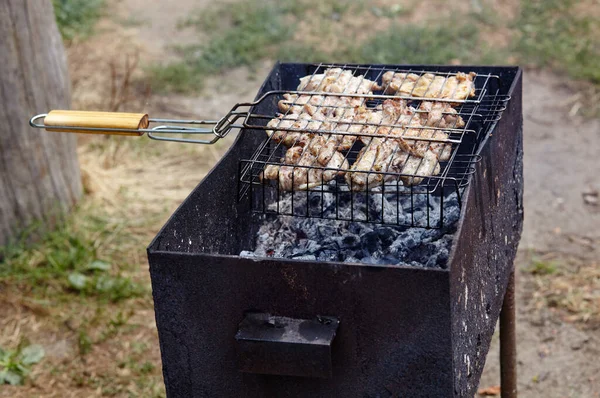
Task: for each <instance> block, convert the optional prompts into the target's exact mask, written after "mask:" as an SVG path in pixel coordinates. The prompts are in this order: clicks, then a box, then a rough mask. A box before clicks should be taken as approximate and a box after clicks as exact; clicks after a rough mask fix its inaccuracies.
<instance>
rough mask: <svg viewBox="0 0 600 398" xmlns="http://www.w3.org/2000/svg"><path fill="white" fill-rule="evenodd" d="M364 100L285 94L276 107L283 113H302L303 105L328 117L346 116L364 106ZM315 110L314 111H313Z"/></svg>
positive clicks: (332, 96) (358, 98)
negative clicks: (353, 109) (340, 114)
mask: <svg viewBox="0 0 600 398" xmlns="http://www.w3.org/2000/svg"><path fill="white" fill-rule="evenodd" d="M365 101H366V100H365V98H361V97H340V96H335V95H318V94H314V95H298V94H291V93H285V94H283V99H282V100H281V101H279V102H278V104H277V107H278V108H279V110H280V111H281V112H283V113H287V112H290V113H302V112H304V111H305V109H306V107H305V105H308V106H310V108H311V109H314V110H313V112H316V111H319V112H320V113H322V114H323V115H325V116H327V117H329V116H332V115H336V114H339V113H344V114H347V113H348V112H350V111H352V108H356V107H361V106H364V103H365ZM315 108H316V109H315Z"/></svg>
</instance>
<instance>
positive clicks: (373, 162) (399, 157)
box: [345, 138, 409, 191]
mask: <svg viewBox="0 0 600 398" xmlns="http://www.w3.org/2000/svg"><path fill="white" fill-rule="evenodd" d="M408 158H409V155H408V153H406V152H404V151H403V150H402V149H401V145H400V144H399V143H398V141H397V140H394V139H382V138H373V140H372V142H371V144H370V145H367V146H365V147H364V148H362V149H361V151H360V152H359V154H358V158H357V160H356V162H354V164H353V165H352V167H351V168H350V171H349V172H347V173H346V176H345V178H346V182H347V183H348V186H349V187H351V189H352V190H353V191H365V190H369V189H371V188H374V187H377V186H380V185H382V184H384V183H385V182H389V181H393V180H396V178H395V177H394V176H393V175H386V174H382V173H386V172H393V173H400V171H401V169H402V167H403V166H404V163H405V162H406V161H407V159H408Z"/></svg>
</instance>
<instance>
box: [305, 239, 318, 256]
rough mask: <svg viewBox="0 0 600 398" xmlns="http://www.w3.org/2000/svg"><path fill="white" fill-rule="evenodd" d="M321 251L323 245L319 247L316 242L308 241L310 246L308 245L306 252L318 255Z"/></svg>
mask: <svg viewBox="0 0 600 398" xmlns="http://www.w3.org/2000/svg"><path fill="white" fill-rule="evenodd" d="M319 250H321V245H319V244H318V243H317V242H315V241H314V240H311V241H308V244H307V245H306V252H307V253H316V252H318V251H319Z"/></svg>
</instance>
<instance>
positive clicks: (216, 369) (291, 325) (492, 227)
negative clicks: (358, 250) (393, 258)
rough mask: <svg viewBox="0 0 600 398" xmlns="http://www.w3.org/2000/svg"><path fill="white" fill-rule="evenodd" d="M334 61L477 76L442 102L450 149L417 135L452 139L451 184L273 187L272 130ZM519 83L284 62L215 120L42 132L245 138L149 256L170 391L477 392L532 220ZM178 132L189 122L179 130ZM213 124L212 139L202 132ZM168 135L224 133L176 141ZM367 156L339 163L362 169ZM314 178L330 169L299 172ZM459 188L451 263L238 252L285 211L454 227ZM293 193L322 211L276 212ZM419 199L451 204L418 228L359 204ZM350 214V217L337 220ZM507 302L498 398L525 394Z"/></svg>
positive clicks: (498, 76)
mask: <svg viewBox="0 0 600 398" xmlns="http://www.w3.org/2000/svg"><path fill="white" fill-rule="evenodd" d="M330 67H342V68H344V69H349V70H352V71H353V74H354V75H355V76H359V75H362V76H364V77H365V78H368V79H371V80H374V81H377V80H378V79H379V78H380V76H381V75H382V73H384V72H386V71H394V72H398V73H402V72H407V73H408V72H412V73H416V74H421V75H422V74H424V73H425V72H431V73H434V74H435V75H438V76H445V77H448V76H451V75H453V74H455V73H457V72H465V73H469V72H475V73H476V78H475V79H474V82H475V88H476V91H475V95H474V96H473V97H472V98H469V99H465V100H461V101H457V100H453V99H448V100H446V101H448V102H452V103H453V104H454V106H455V108H456V109H457V111H458V114H459V115H460V116H461V117H462V118H463V120H464V121H465V125H464V126H463V127H460V128H457V127H456V126H450V127H447V128H445V129H444V130H445V131H447V132H448V136H447V138H444V139H441V140H440V139H436V138H430V137H429V138H428V137H425V138H419V141H426V142H431V143H436V142H437V143H441V144H443V145H451V148H452V153H451V156H450V157H449V158H448V160H446V161H443V162H440V170H439V173H438V174H437V175H429V174H419V173H415V174H403V173H402V172H401V171H400V172H398V171H395V172H390V171H387V170H384V171H381V170H370V171H368V172H367V173H369V174H378V173H379V174H381V175H383V176H384V178H383V179H384V180H386V181H387V182H386V183H384V184H381V185H379V186H376V187H373V188H371V187H368V188H367V189H364V190H359V191H357V190H354V189H352V186H351V184H345V182H344V181H345V180H344V179H343V177H338V178H336V179H333V180H332V181H327V182H325V181H323V183H321V184H318V186H317V187H313V189H310V190H293V191H292V192H289V191H287V190H283V189H281V187H280V185H278V184H277V182H274V181H265V178H264V177H265V175H264V170H265V168H266V167H267V166H269V165H273V166H279V167H281V166H283V164H282V162H281V160H280V158H281V157H282V156H283V155H284V150H285V148H284V147H283V146H282V145H281V144H279V143H276V142H274V141H273V140H271V139H269V138H268V137H267V135H266V134H265V130H268V129H269V128H268V127H267V123H268V122H269V121H270V120H271V119H272V118H273V117H274V116H275V114H276V110H277V103H278V101H279V100H280V99H281V98H282V96H283V94H284V93H289V92H294V90H295V89H296V86H297V85H298V80H299V79H300V78H301V77H303V76H314V75H315V74H317V73H320V72H321V71H323V70H324V69H326V68H330ZM521 76H522V75H521V70H520V69H519V68H517V67H479V66H433V65H419V66H414V65H413V66H407V65H333V64H331V65H329V64H289V63H278V64H276V65H275V67H274V68H273V70H272V71H271V73H270V74H269V76H268V77H267V79H266V80H265V82H264V84H263V86H262V87H261V89H260V91H259V93H258V95H257V97H256V100H255V101H254V102H251V103H244V104H239V105H237V106H235V107H234V108H233V109H232V110H231V111H230V112H229V113H228V114H227V115H226V116H225V117H223V118H222V119H220V120H218V121H214V122H208V121H179V120H163V119H154V120H152V119H151V120H150V122H152V121H154V122H156V123H167V125H161V126H157V127H154V128H149V126H148V123H147V121H146V120H145V119H144V116H145V115H135V116H133V117H129V118H128V121H129V122H130V125H129V127H126V128H124V127H123V125H122V124H120V125H119V124H117V127H115V128H113V129H111V130H109V129H107V128H106V124H105V123H104V122H103V123H99V122H97V121H95V122H89V121H83V122H81V123H79V124H73V123H64V124H61V122H60V120H58V121H57V120H54V121H53V122H52V123H51V124H49V123H47V122H48V115H38V116H36V117H34V118H32V120H31V124H32V126H34V127H45V128H52V129H55V130H58V131H78V132H90V131H91V132H109V133H122V134H133V135H140V134H142V133H148V134H149V135H150V136H151V138H155V139H164V140H178V141H183V142H202V143H207V142H208V143H210V142H214V141H216V140H218V139H220V138H222V137H224V136H225V135H226V134H227V133H229V131H231V130H232V129H234V128H240V129H241V131H240V134H239V135H238V137H237V138H236V141H235V143H234V144H233V145H232V146H231V148H230V149H229V150H228V152H227V153H226V154H225V156H224V157H223V158H222V159H221V161H220V162H219V163H218V164H217V165H216V166H215V167H214V168H213V169H212V170H211V172H210V173H209V174H208V175H207V176H206V178H205V179H204V180H203V181H202V182H201V183H200V184H199V185H198V186H197V187H196V188H195V189H194V191H193V192H192V193H191V194H190V196H189V197H188V198H187V199H186V200H185V201H184V202H183V204H182V205H181V206H180V207H179V208H178V209H177V210H176V212H175V213H174V214H173V215H172V217H171V218H170V219H169V221H168V222H167V223H166V224H165V226H164V227H163V228H162V229H161V231H160V232H159V233H158V235H157V236H156V238H155V239H154V240H153V242H152V243H151V244H150V246H149V247H148V258H149V262H150V274H151V279H152V287H153V297H154V303H155V312H156V321H157V327H158V332H159V339H160V346H161V355H162V361H163V375H164V379H165V385H166V389H167V395H168V396H169V397H205V396H210V397H264V396H277V397H297V396H308V397H334V396H335V397H354V396H360V397H397V396H410V397H417V396H427V397H430V396H435V397H438V396H439V397H445V396H457V397H468V396H473V395H474V393H475V389H476V387H477V385H478V381H479V377H480V375H481V371H482V369H483V365H484V362H485V356H486V353H487V351H488V349H489V344H490V341H491V337H492V334H493V331H494V327H495V323H496V321H497V319H498V318H499V315H500V310H501V308H502V305H503V299H504V297H505V293H506V292H508V293H510V292H511V291H512V290H511V288H512V282H511V281H512V275H513V260H514V257H515V254H516V249H517V245H518V241H519V239H520V234H521V228H522V220H523V208H522V189H523V182H522V111H521V79H522V77H521ZM298 94H301V93H298ZM304 94H306V93H304ZM318 94H322V93H308V95H318ZM336 95H341V96H344V95H346V94H345V93H338V94H336ZM352 96H353V97H357V98H362V100H363V101H364V104H365V106H367V107H371V108H374V107H376V106H377V105H378V104H380V103H381V102H383V101H385V100H386V99H390V98H391V97H392V96H391V95H390V94H389V93H387V92H386V91H385V88H384V89H383V90H381V91H380V92H375V93H373V94H365V95H352ZM406 99H407V100H409V101H414V103H415V104H418V103H419V102H421V101H425V100H427V98H420V97H413V96H408V97H407V98H406ZM436 101H437V100H436ZM442 101H444V100H442ZM44 117H45V122H44V123H39V122H38V121H39V120H40V119H43V118H44ZM70 117H71V116H69V117H68V118H67V119H68V120H67V121H68V122H69V121H70V122H72V121H73V119H71V118H70ZM132 121H133V122H132ZM179 122H181V123H184V124H185V127H174V126H173V123H179ZM190 123H191V124H190ZM211 123H212V124H213V125H214V127H212V128H205V127H204V126H202V127H198V126H195V125H194V124H200V125H205V124H211ZM278 130H284V131H287V132H289V133H290V134H291V133H294V132H298V131H297V130H295V129H292V128H290V129H285V128H278ZM314 132H315V133H317V134H324V135H326V134H331V131H321V130H318V129H317V130H315V131H314ZM173 133H191V134H212V137H211V138H209V139H206V140H196V139H189V138H180V137H175V138H173V137H172V136H171V135H170V134H173ZM355 135H356V134H355ZM359 149H360V146H359V147H358V148H356V147H353V148H351V149H350V150H348V151H347V152H346V153H345V154H344V156H345V157H346V159H348V160H350V162H352V161H356V158H357V157H358V151H359ZM302 167H306V168H307V169H312V168H315V167H317V168H319V167H320V168H321V169H322V170H327V167H321V166H312V165H311V166H298V165H294V169H301V168H302ZM336 171H341V172H346V173H347V172H350V169H348V168H346V169H336ZM386 176H389V177H390V178H386ZM402 177H408V178H418V179H419V180H418V181H419V183H406V179H405V178H402ZM451 193H452V194H455V195H458V197H459V199H460V209H461V213H460V219H459V221H458V223H457V226H456V232H455V234H454V239H453V243H452V252H451V255H450V258H449V260H448V264H447V266H446V268H445V269H426V268H420V267H410V266H403V265H391V264H390V265H383V266H372V265H367V264H360V263H343V262H337V261H327V262H324V261H305V260H294V259H281V258H267V257H259V258H256V257H255V258H247V257H243V256H240V253H241V252H242V251H244V250H248V249H251V248H252V247H253V246H254V244H255V236H256V233H257V230H258V228H259V226H260V224H261V223H262V222H263V221H264V220H265V219H268V218H269V217H275V216H290V217H311V218H333V219H335V220H345V221H353V222H363V223H377V224H393V225H397V226H404V227H413V228H415V227H424V228H441V227H442V224H443V220H444V217H443V212H444V208H445V207H444V198H446V197H447V196H448V195H449V194H451ZM326 195H328V197H329V204H328V207H329V210H328V211H325V209H324V207H325V206H324V205H323V203H324V201H325V199H324V197H325V196H326ZM286 196H288V197H290V198H291V199H292V201H293V200H294V199H295V198H296V200H300V199H301V198H302V197H305V198H306V200H305V201H304V202H302V203H303V204H304V203H311V204H310V205H306V206H304V205H303V206H294V205H292V206H289V207H285V208H282V207H280V206H278V204H279V203H281V199H282V198H284V197H286ZM315 196H316V197H317V199H316V200H315V199H314V197H315ZM419 196H420V197H422V198H424V200H425V201H427V203H429V201H430V200H431V201H433V200H438V201H439V203H440V205H439V206H438V207H437V208H436V209H437V210H436V211H439V212H440V213H441V214H440V215H438V216H437V217H433V216H432V215H430V214H429V210H428V211H427V214H426V215H425V217H421V218H420V219H419V220H416V219H415V218H414V217H412V216H411V217H408V218H407V217H403V218H402V219H400V217H399V216H398V214H399V213H400V212H399V211H397V212H396V213H394V214H396V216H395V218H394V217H393V218H386V215H385V213H384V212H383V211H382V212H381V213H380V214H371V213H364V212H363V213H360V212H354V211H353V210H352V209H353V206H354V204H355V203H362V204H368V203H369V201H371V202H374V201H377V202H378V201H382V202H384V201H387V202H388V203H390V202H391V203H396V204H397V206H401V207H402V212H404V213H406V214H414V209H411V206H412V204H413V203H414V201H415V199H416V198H417V197H419ZM332 198H333V199H332ZM348 203H350V209H351V211H350V212H343V211H340V207H343V206H347V204H348ZM382 207H383V206H382ZM427 208H428V209H429V206H428V207H427ZM507 297H508V298H509V299H507V300H506V301H505V307H504V309H503V317H502V322H503V324H504V326H505V327H504V330H505V331H506V332H505V333H503V336H502V339H503V341H504V343H505V344H503V345H502V346H503V352H502V359H503V363H502V372H503V387H504V391H503V394H504V395H505V396H507V397H512V396H515V394H514V391H513V390H512V389H513V387H514V379H515V375H514V365H515V364H514V359H515V357H514V334H513V332H514V324H513V325H512V327H510V325H511V324H512V323H513V322H514V308H512V306H511V305H512V296H511V295H510V294H507ZM507 325H508V326H507Z"/></svg>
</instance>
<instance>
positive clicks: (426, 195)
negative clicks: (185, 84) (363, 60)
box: [229, 64, 510, 228]
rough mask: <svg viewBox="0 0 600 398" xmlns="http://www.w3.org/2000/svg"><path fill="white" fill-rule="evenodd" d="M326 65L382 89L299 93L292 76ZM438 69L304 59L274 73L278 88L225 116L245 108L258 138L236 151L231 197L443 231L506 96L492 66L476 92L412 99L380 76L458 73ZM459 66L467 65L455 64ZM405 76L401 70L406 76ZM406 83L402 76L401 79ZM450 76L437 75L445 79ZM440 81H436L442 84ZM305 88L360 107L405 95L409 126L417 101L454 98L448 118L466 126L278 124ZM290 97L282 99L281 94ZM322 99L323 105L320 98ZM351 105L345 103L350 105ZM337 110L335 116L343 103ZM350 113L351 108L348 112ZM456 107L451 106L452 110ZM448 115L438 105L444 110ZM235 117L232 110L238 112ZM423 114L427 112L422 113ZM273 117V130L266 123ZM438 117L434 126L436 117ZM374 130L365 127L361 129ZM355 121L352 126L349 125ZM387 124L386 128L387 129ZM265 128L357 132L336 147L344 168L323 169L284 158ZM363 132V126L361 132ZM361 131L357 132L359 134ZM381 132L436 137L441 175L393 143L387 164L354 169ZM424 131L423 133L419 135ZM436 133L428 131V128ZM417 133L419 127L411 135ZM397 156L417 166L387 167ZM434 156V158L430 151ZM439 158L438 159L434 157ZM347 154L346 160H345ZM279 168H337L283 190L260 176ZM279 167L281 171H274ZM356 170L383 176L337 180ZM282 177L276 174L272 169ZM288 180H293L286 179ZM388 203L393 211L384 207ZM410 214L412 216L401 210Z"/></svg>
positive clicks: (314, 75) (309, 213)
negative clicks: (306, 185) (444, 151)
mask: <svg viewBox="0 0 600 398" xmlns="http://www.w3.org/2000/svg"><path fill="white" fill-rule="evenodd" d="M330 68H342V69H343V70H348V71H351V72H352V76H353V77H357V78H359V79H362V80H364V79H368V80H372V81H374V82H376V83H378V85H380V86H381V87H377V88H376V89H375V90H374V91H373V94H371V93H367V94H356V93H355V92H350V91H351V90H348V87H344V88H343V90H342V92H341V93H322V92H300V91H296V90H297V87H298V84H299V79H300V78H301V77H303V76H310V77H309V78H308V79H309V81H310V80H313V79H318V77H319V76H318V75H320V74H322V73H324V72H325V71H326V70H328V69H330ZM444 69H445V70H444V71H440V70H435V69H433V70H432V69H428V70H424V69H421V68H415V69H410V68H408V69H407V68H406V67H403V68H394V67H390V66H376V65H372V66H364V65H347V64H310V65H304V71H302V70H295V71H294V73H290V74H286V76H280V81H279V82H278V83H279V84H278V85H275V87H270V88H275V89H270V90H268V91H266V92H265V91H262V92H263V93H264V94H263V95H261V96H260V98H259V99H258V100H257V101H256V102H255V103H253V104H251V105H252V106H251V107H250V109H249V111H248V112H247V113H241V112H238V111H237V110H235V109H234V111H233V112H232V114H231V115H229V117H230V118H236V117H238V118H239V117H240V116H239V115H240V114H243V115H244V116H243V117H244V121H243V126H244V128H243V129H242V132H241V134H259V135H262V137H263V138H262V139H260V140H255V142H256V145H255V146H254V147H253V149H254V151H253V152H252V153H243V154H242V156H241V160H240V161H239V167H238V201H240V202H247V203H248V204H249V206H250V207H251V209H252V210H253V211H255V212H259V213H265V214H275V215H287V216H295V217H313V218H327V219H335V220H344V221H355V222H356V221H357V222H370V223H379V224H389V225H401V226H409V227H424V228H441V227H443V224H444V209H445V205H444V198H447V197H448V196H449V195H452V194H456V196H457V197H458V199H459V202H460V197H461V194H462V192H463V190H464V188H465V187H466V186H467V185H468V183H469V181H470V178H469V176H470V175H472V174H473V173H474V170H475V169H474V164H475V163H476V162H478V161H479V159H480V156H479V155H478V153H477V152H478V148H479V146H480V144H481V143H482V142H483V140H484V139H485V137H486V136H487V135H488V134H489V133H490V131H491V130H492V128H493V126H494V124H495V122H496V121H498V120H499V119H500V117H501V115H502V112H503V111H504V109H505V107H506V103H507V101H508V100H509V99H510V97H509V96H508V95H506V94H503V92H504V93H505V92H506V88H503V87H502V79H501V78H500V77H499V76H498V75H494V74H493V73H487V72H485V71H479V73H476V74H475V75H474V77H473V83H474V87H475V92H474V95H473V96H470V97H468V98H467V99H452V98H445V99H438V98H426V97H427V96H428V90H429V88H427V89H426V91H425V94H422V93H421V95H425V97H418V96H416V94H415V93H414V92H410V93H404V94H402V95H400V94H398V95H393V94H392V93H391V92H390V91H391V90H390V89H389V86H388V85H386V84H383V82H382V77H383V75H384V74H385V73H386V72H388V74H389V73H394V75H396V74H398V76H405V75H400V74H409V73H412V74H415V75H418V76H419V78H418V79H417V83H418V82H419V80H421V79H424V78H423V75H425V74H426V73H430V74H433V75H434V76H440V77H443V78H446V79H447V78H449V77H452V76H455V75H456V73H457V72H458V70H448V68H447V67H446V68H444ZM461 70H463V71H464V70H465V68H464V67H463V68H461ZM404 79H406V77H404ZM404 81H405V80H402V82H401V85H402V84H404ZM447 81H448V80H444V84H445V83H446V82H447ZM442 87H443V85H442ZM286 93H287V94H296V96H295V97H292V98H295V99H293V100H292V101H290V104H291V105H292V106H290V110H289V111H287V112H280V111H279V110H278V106H277V104H278V102H279V101H280V100H282V99H283V98H284V95H285V94H286ZM300 95H303V96H305V97H303V98H305V99H306V98H308V100H309V101H311V100H313V99H315V100H316V102H315V103H316V106H315V109H316V110H317V111H321V110H325V111H326V110H327V109H324V108H327V105H320V103H322V99H321V97H323V98H326V97H327V96H330V97H335V98H348V99H351V100H354V101H360V105H361V107H363V108H366V109H368V110H375V109H377V107H381V106H383V105H384V103H385V101H387V100H395V101H398V100H403V101H406V105H408V106H411V107H412V108H414V110H413V111H412V113H411V116H410V117H409V123H410V121H412V120H413V119H414V118H419V117H422V115H424V114H426V112H425V111H423V110H421V109H420V106H421V104H422V103H423V102H424V101H434V102H438V103H448V104H451V106H452V108H453V109H454V110H455V112H456V114H455V116H460V118H462V120H463V121H464V125H463V126H459V125H458V123H457V121H456V120H458V118H456V120H455V121H454V122H453V124H451V125H445V126H443V127H439V124H437V125H436V124H433V125H431V124H430V125H427V126H421V127H418V125H417V127H414V125H411V127H410V128H407V127H406V126H407V123H406V120H404V121H402V122H401V121H399V120H396V121H394V122H393V123H389V122H381V121H380V122H379V123H377V124H375V123H369V122H368V121H356V120H352V119H350V120H345V121H344V123H343V126H342V127H341V128H340V127H338V126H340V124H341V123H339V124H338V125H336V124H327V125H325V124H322V123H319V122H322V120H321V119H319V120H317V119H312V117H311V118H310V119H307V120H306V123H312V122H315V123H314V124H313V126H312V127H309V128H294V127H287V126H282V125H281V120H285V118H286V116H289V115H290V112H291V109H293V106H294V105H298V104H300V102H299V100H298V98H301V97H299V96H300ZM288 98H289V97H288ZM319 101H321V102H319ZM348 108H350V107H348ZM338 109H342V111H341V112H342V115H343V113H344V112H346V109H343V108H339V107H338ZM348 110H349V109H348ZM453 113H454V111H453ZM278 114H283V116H281V117H280V119H279V122H277V123H278V124H277V125H275V127H273V126H274V125H273V124H272V123H273V122H271V121H272V120H273V118H275V117H276V116H277V115H278ZM447 114H449V113H448V112H444V113H443V115H444V116H445V115H447ZM236 115H237V116H236ZM425 117H427V116H425ZM269 122H271V124H270V127H267V124H268V123H269ZM441 122H442V119H441V118H440V119H439V121H438V122H437V123H441ZM370 126H372V127H373V129H370V130H368V129H367V127H370ZM353 128H357V129H358V130H353ZM384 128H387V129H388V130H384ZM265 130H267V131H269V130H270V131H274V130H275V131H277V132H280V134H282V135H283V136H284V137H285V136H286V135H288V134H289V135H293V134H295V136H294V137H296V136H298V133H300V132H301V133H310V134H311V137H313V138H311V139H314V137H319V136H320V137H324V138H325V139H326V140H330V139H331V137H332V135H333V134H336V135H337V136H339V137H343V138H345V137H347V136H351V137H356V140H355V142H354V144H353V145H352V146H351V147H350V148H349V149H347V150H343V151H340V153H341V155H342V156H343V158H344V165H343V166H341V167H328V166H323V165H321V164H318V163H317V162H314V163H313V164H308V165H297V164H286V163H285V162H284V158H285V154H286V151H287V149H288V147H287V146H286V145H284V144H283V143H282V142H283V140H281V141H279V142H276V141H274V140H272V139H271V138H269V136H268V134H266V133H265ZM359 130H360V131H359ZM357 131H358V132H357ZM383 131H396V132H397V133H396V136H395V137H398V136H400V137H401V139H403V140H407V141H408V142H411V143H412V144H414V145H419V144H421V143H423V144H424V145H426V146H427V147H429V148H433V145H436V144H437V148H449V147H450V146H451V151H449V153H448V155H447V156H446V157H445V159H443V160H440V161H439V172H438V173H437V174H436V175H429V173H421V170H422V168H421V165H422V164H423V162H424V157H419V156H417V155H415V154H405V153H404V152H403V151H401V150H400V149H399V148H398V147H394V150H393V154H392V156H391V158H390V159H391V160H390V161H389V163H388V164H383V165H381V164H380V165H378V167H377V165H375V162H373V164H372V166H374V167H372V168H370V169H368V170H364V169H363V170H362V171H361V173H357V171H356V170H353V169H352V165H353V164H354V163H355V162H357V160H360V159H361V150H362V149H363V148H364V147H365V146H367V147H368V148H367V149H369V147H370V146H372V145H375V144H374V143H375V142H376V140H379V142H381V140H388V141H391V140H392V139H393V138H394V136H392V135H391V134H386V133H385V132H383ZM421 131H422V132H424V133H425V134H421V133H420V132H421ZM437 131H442V132H443V133H445V134H443V135H442V136H441V138H440V137H437V136H436V138H432V136H433V135H434V134H433V133H434V132H437ZM415 132H416V133H417V134H415ZM397 156H405V157H406V156H408V160H406V161H407V162H408V161H409V160H410V161H413V162H415V163H414V164H418V166H416V167H415V168H414V170H416V171H414V172H410V173H407V172H404V171H405V170H398V169H394V168H393V167H391V162H392V161H393V160H394V159H395V158H396V157H397ZM436 156H437V155H436ZM437 157H439V156H437ZM346 161H347V163H346ZM273 166H275V167H278V168H281V167H283V166H285V167H286V168H287V170H289V171H291V176H292V179H293V178H295V177H296V176H297V175H307V174H308V173H310V172H316V173H326V172H330V173H331V172H334V171H335V172H337V173H336V174H338V175H337V177H335V178H334V179H332V180H331V181H326V180H325V179H322V180H321V181H318V183H317V184H313V186H312V187H311V188H310V189H296V188H295V187H294V188H292V189H283V188H282V187H281V186H280V184H279V183H278V181H277V180H267V179H265V169H266V168H267V167H273ZM281 170H283V169H281ZM353 172H354V173H357V174H361V175H362V176H363V177H364V178H366V179H368V180H370V179H372V178H373V179H381V180H384V181H386V182H385V183H383V184H376V185H375V186H366V187H364V189H356V187H355V186H353V184H352V181H351V180H349V179H346V178H344V175H345V174H348V173H353ZM278 175H279V174H278ZM292 185H294V183H292ZM390 208H394V210H395V211H389V210H390ZM416 213H420V214H422V215H423V216H421V217H415V216H414V214H416ZM402 214H405V215H406V214H408V215H409V216H401V215H402Z"/></svg>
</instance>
